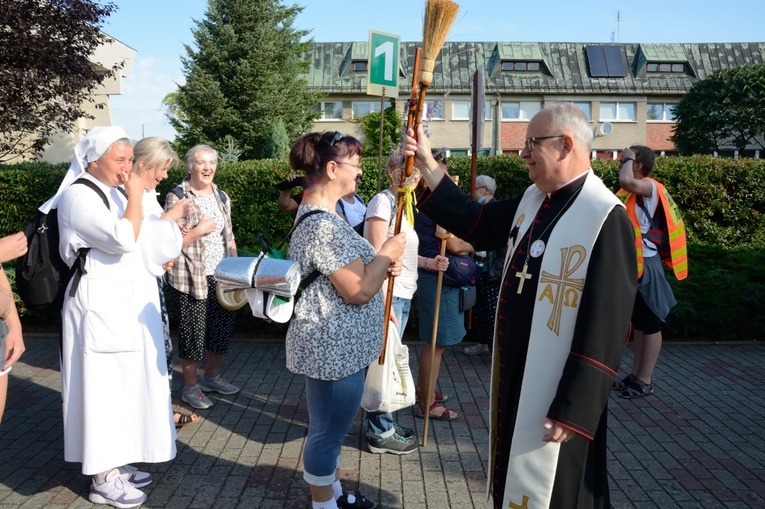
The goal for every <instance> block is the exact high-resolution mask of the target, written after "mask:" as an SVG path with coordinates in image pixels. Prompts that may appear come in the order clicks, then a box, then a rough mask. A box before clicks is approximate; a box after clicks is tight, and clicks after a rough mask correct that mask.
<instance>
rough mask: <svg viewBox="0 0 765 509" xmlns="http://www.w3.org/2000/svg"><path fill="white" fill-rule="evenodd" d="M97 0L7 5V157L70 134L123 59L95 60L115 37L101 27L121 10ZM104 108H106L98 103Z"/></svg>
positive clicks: (2, 110) (3, 100)
mask: <svg viewBox="0 0 765 509" xmlns="http://www.w3.org/2000/svg"><path fill="white" fill-rule="evenodd" d="M115 8H116V7H115V5H114V4H111V3H107V4H104V5H98V4H96V3H94V2H92V1H91V0H57V1H55V2H52V1H49V0H12V1H10V2H3V3H2V8H0V162H4V161H8V160H10V159H12V158H15V157H17V156H20V155H29V156H34V155H37V154H39V153H40V152H41V151H42V150H43V149H44V148H45V146H46V145H47V144H48V142H49V140H50V138H51V136H53V135H54V134H55V133H56V132H57V131H59V132H69V131H71V129H72V124H73V122H74V121H75V120H77V119H79V118H83V117H84V118H92V117H90V116H89V115H87V114H86V113H85V111H84V110H83V105H84V103H85V102H86V101H87V102H91V103H94V102H95V101H94V99H92V98H91V92H92V91H93V90H94V89H95V88H96V87H97V86H98V85H100V84H101V83H103V82H104V80H106V79H108V78H111V77H112V76H114V74H115V72H117V71H118V70H119V69H120V68H121V67H122V64H118V65H116V66H114V67H112V68H110V69H105V68H103V67H102V66H100V65H94V64H97V63H96V62H92V61H91V60H90V58H91V55H92V53H93V51H94V50H95V49H96V48H97V47H98V46H101V45H103V44H107V43H109V42H110V41H112V39H110V38H109V36H107V35H106V34H104V33H103V32H101V31H100V27H101V25H102V23H103V22H104V20H105V19H106V18H107V17H108V16H109V15H110V14H111V13H112V11H113V10H114V9H115ZM97 106H101V107H103V105H97Z"/></svg>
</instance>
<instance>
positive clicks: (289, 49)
mask: <svg viewBox="0 0 765 509" xmlns="http://www.w3.org/2000/svg"><path fill="white" fill-rule="evenodd" d="M302 10H303V8H302V7H300V6H298V5H292V6H284V5H282V3H281V1H280V0H208V8H207V11H206V12H205V19H203V20H202V21H195V22H194V23H195V28H193V29H192V33H193V35H194V41H195V48H192V47H190V46H186V53H187V56H186V57H184V58H183V59H182V60H183V73H184V75H185V77H186V83H185V84H184V85H180V86H179V87H178V90H177V92H176V94H175V97H174V100H175V102H176V105H177V111H175V112H174V114H172V115H168V120H169V121H170V123H171V125H172V126H173V127H174V128H175V129H176V131H178V140H176V141H177V142H178V145H179V146H180V147H181V148H183V149H188V148H189V147H191V146H193V145H195V144H197V143H206V144H209V145H212V146H220V145H221V141H222V140H223V139H224V138H225V137H226V136H232V137H233V138H234V139H235V140H236V142H237V146H238V147H239V149H241V151H242V156H241V157H242V159H261V158H267V157H271V156H273V155H274V152H273V151H274V143H273V142H272V138H273V137H274V133H275V132H277V133H278V132H279V130H280V129H281V127H280V125H279V122H281V123H282V125H283V126H284V127H285V128H286V131H287V134H288V137H289V139H290V140H294V139H296V138H297V137H298V136H300V135H302V134H303V133H305V132H306V131H307V130H308V129H310V128H311V127H312V126H313V121H314V119H316V118H318V116H319V115H320V112H317V111H316V110H315V106H316V104H318V103H319V101H320V99H321V96H320V94H318V93H316V92H311V91H309V90H307V81H306V79H305V76H306V74H307V72H308V65H309V61H308V60H305V59H304V55H305V53H307V52H308V50H309V49H310V45H311V43H312V41H311V40H309V41H307V42H301V38H303V37H304V36H306V35H308V30H296V29H295V28H293V23H294V21H295V17H296V16H297V15H298V14H299V13H300V12H301V11H302Z"/></svg>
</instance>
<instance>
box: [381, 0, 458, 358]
mask: <svg viewBox="0 0 765 509" xmlns="http://www.w3.org/2000/svg"><path fill="white" fill-rule="evenodd" d="M459 9H460V6H459V5H457V4H456V3H454V2H452V1H451V0H428V1H427V4H426V5H425V23H424V24H423V28H422V52H420V50H419V49H418V50H417V56H416V57H415V69H414V73H413V74H412V97H411V99H410V103H409V114H408V116H407V121H406V128H407V130H408V129H410V128H414V126H415V125H416V124H419V123H420V119H421V118H422V108H423V107H424V105H425V92H426V91H427V89H428V87H429V86H430V84H431V83H432V82H433V69H434V68H435V66H436V57H437V56H438V53H439V52H440V51H441V47H442V46H443V45H444V41H445V40H446V36H447V35H448V33H449V29H450V28H451V26H452V23H454V19H455V18H456V17H457V12H459ZM420 55H422V66H421V67H422V68H421V69H420ZM418 74H419V78H420V81H419V93H418V91H417V84H416V83H415V82H414V80H415V78H416V77H417V75H418ZM415 104H416V107H415V108H412V106H413V105H415ZM413 171H414V156H411V157H407V159H406V165H405V167H404V170H403V171H402V172H401V182H400V183H399V187H398V189H399V191H398V196H397V207H396V224H395V227H394V230H393V231H394V234H398V233H400V232H401V220H402V218H403V215H404V194H405V193H404V192H403V187H404V183H405V182H406V179H407V178H409V177H411V176H412V172H413ZM394 280H395V278H394V277H393V276H390V277H388V293H387V294H386V295H385V324H384V332H383V345H382V351H381V352H380V358H379V359H378V362H379V363H380V364H385V349H386V347H387V344H388V326H389V325H388V322H389V321H390V313H391V306H392V304H393V284H394Z"/></svg>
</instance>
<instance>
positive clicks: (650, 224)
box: [613, 145, 687, 399]
mask: <svg viewBox="0 0 765 509" xmlns="http://www.w3.org/2000/svg"><path fill="white" fill-rule="evenodd" d="M621 155H622V159H621V163H620V165H619V185H621V189H620V190H619V192H618V193H617V196H619V198H621V199H622V200H623V201H624V204H625V206H626V207H627V216H628V217H629V218H630V222H632V225H633V227H634V228H635V247H636V251H637V258H638V260H637V261H638V278H639V279H638V291H637V296H636V298H635V306H634V308H633V311H632V326H633V328H634V331H635V332H634V335H635V336H634V337H635V347H634V352H633V364H632V371H631V373H630V374H629V375H627V376H626V377H624V378H622V379H618V378H617V379H616V381H615V382H614V386H613V388H614V390H618V391H620V393H619V396H620V397H622V398H627V399H633V398H642V397H643V396H648V395H650V394H653V383H652V378H651V377H652V375H653V370H654V367H655V366H656V362H657V361H658V359H659V352H660V351H661V342H662V339H661V324H662V322H663V321H664V320H665V319H666V317H667V315H668V314H669V311H670V309H672V307H673V306H674V305H675V304H677V302H676V301H675V297H674V295H673V294H672V289H671V288H670V286H669V283H667V279H666V277H665V276H664V268H663V266H662V265H663V264H662V257H661V256H660V255H659V247H658V246H657V245H656V244H655V243H654V242H651V240H649V238H647V237H648V236H647V235H646V234H647V233H648V232H649V230H653V231H656V230H657V229H660V230H663V231H669V232H670V235H669V236H668V237H671V238H672V239H673V242H671V243H670V246H665V247H667V249H669V250H670V251H671V254H670V255H669V256H668V257H667V261H666V262H665V263H667V265H668V266H669V267H671V268H673V269H674V270H675V274H676V276H677V277H678V279H683V278H684V277H685V275H686V274H687V258H686V250H685V227H684V225H683V223H682V219H680V218H679V214H677V208H676V207H674V202H673V201H672V199H671V198H670V197H669V195H668V194H667V192H666V190H665V189H664V186H663V185H662V184H661V183H660V182H658V181H657V180H655V179H652V178H649V175H650V174H651V172H652V171H653V165H654V154H653V152H652V151H651V149H650V148H648V147H644V146H641V145H633V146H632V147H630V148H625V149H624V150H622V154H621ZM660 206H661V209H662V210H663V211H664V214H656V212H657V210H659V208H660ZM673 212H674V214H673ZM649 214H650V216H649ZM673 215H676V216H677V217H676V218H673ZM661 217H663V218H664V220H663V221H662V220H661V219H660V218H661ZM655 219H656V220H658V221H656V220H655ZM657 222H658V223H659V224H657ZM650 238H652V239H655V238H654V237H650ZM657 242H658V241H657Z"/></svg>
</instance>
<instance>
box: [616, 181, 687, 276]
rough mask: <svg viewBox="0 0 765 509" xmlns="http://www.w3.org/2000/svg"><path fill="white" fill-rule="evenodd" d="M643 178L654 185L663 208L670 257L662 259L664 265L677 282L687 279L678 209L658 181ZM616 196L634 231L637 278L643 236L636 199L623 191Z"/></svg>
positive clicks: (639, 274)
mask: <svg viewBox="0 0 765 509" xmlns="http://www.w3.org/2000/svg"><path fill="white" fill-rule="evenodd" d="M645 178H646V179H647V180H650V181H651V182H653V183H654V184H656V191H657V192H658V194H659V198H660V200H661V206H662V207H664V217H665V219H666V223H665V224H664V225H662V226H663V227H664V228H666V231H667V232H668V233H669V250H670V256H669V257H667V258H664V264H665V265H666V266H667V267H669V268H670V269H672V271H673V272H674V273H675V277H676V278H677V279H678V280H682V279H685V278H686V277H688V248H687V246H686V244H685V223H683V218H682V217H680V209H678V208H677V204H676V203H675V200H673V199H672V197H671V196H670V195H669V193H668V192H667V189H666V188H665V187H664V186H663V185H662V184H661V183H660V182H659V181H657V180H655V179H652V178H649V177H645ZM616 196H617V197H618V198H619V199H620V200H622V202H623V203H624V206H625V207H626V208H627V217H629V218H630V222H631V223H632V227H633V228H634V229H635V250H636V251H637V264H638V277H640V276H642V275H643V234H642V232H641V231H640V223H639V222H638V218H637V214H636V212H635V209H636V208H637V197H636V196H635V195H634V194H633V193H630V192H628V191H625V190H624V189H619V192H617V193H616Z"/></svg>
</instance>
